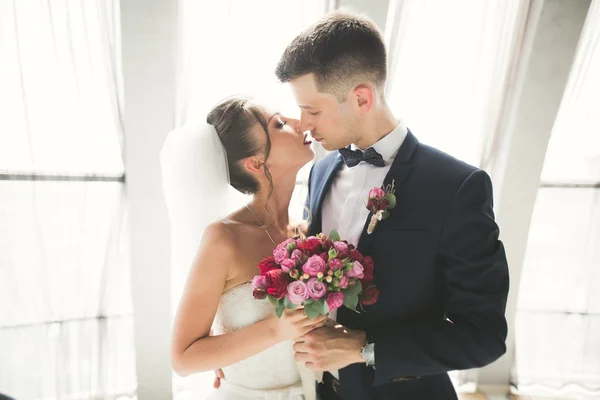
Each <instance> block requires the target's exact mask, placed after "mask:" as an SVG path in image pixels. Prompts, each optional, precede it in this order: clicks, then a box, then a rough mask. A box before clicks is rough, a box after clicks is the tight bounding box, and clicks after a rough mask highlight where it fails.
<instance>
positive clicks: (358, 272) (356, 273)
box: [346, 261, 365, 279]
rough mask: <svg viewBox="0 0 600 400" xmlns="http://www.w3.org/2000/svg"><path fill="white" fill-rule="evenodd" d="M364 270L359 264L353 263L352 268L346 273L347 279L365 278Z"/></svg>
mask: <svg viewBox="0 0 600 400" xmlns="http://www.w3.org/2000/svg"><path fill="white" fill-rule="evenodd" d="M364 270H365V269H364V267H363V266H362V264H361V263H359V262H358V261H354V267H353V268H352V269H351V270H350V271H348V272H347V273H346V275H348V278H358V279H362V278H364V276H365V274H364Z"/></svg>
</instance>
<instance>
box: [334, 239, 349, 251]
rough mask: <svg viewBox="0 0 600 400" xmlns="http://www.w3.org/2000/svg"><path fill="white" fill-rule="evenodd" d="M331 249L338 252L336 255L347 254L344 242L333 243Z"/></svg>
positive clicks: (346, 246)
mask: <svg viewBox="0 0 600 400" xmlns="http://www.w3.org/2000/svg"><path fill="white" fill-rule="evenodd" d="M333 248H334V249H335V250H336V251H337V252H338V253H347V252H348V245H347V244H346V243H344V242H334V243H333Z"/></svg>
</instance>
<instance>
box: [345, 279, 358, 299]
mask: <svg viewBox="0 0 600 400" xmlns="http://www.w3.org/2000/svg"><path fill="white" fill-rule="evenodd" d="M361 291H362V284H361V283H360V281H356V283H355V284H354V285H351V286H348V287H347V288H346V289H344V297H347V296H358V294H359V293H360V292H361Z"/></svg>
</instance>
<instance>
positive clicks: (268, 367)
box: [208, 283, 316, 400]
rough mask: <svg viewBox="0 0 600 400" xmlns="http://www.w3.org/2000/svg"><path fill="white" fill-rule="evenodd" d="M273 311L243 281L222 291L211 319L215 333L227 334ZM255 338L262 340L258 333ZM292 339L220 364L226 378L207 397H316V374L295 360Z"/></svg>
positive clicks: (307, 399) (234, 399) (296, 399)
mask: <svg viewBox="0 0 600 400" xmlns="http://www.w3.org/2000/svg"><path fill="white" fill-rule="evenodd" d="M273 313H274V307H273V305H272V304H271V303H270V302H269V301H268V300H266V299H265V300H256V299H254V297H252V284H251V283H245V284H243V285H241V286H238V287H235V288H233V289H230V290H228V291H227V292H225V293H223V295H222V296H221V300H220V302H219V307H218V309H217V313H216V316H215V321H214V323H213V331H214V334H215V335H221V334H226V333H229V332H232V331H235V330H238V329H241V328H243V327H246V326H248V325H252V324H254V323H255V322H258V321H261V320H263V319H265V318H267V317H269V316H270V315H272V314H273ZM255 340H261V338H260V337H257V338H256V339H255ZM293 344H294V342H293V341H291V340H290V341H285V342H281V343H279V344H277V345H275V346H273V347H270V348H268V349H267V350H265V351H263V352H261V353H259V354H256V355H254V356H252V357H249V358H247V359H245V360H242V361H240V362H238V363H236V364H233V365H230V366H228V367H225V368H223V373H224V374H225V379H224V380H221V387H220V388H219V389H217V390H215V391H214V392H213V393H212V394H211V395H210V396H209V397H208V399H209V400H247V399H248V400H249V399H264V400H315V399H316V393H315V374H314V373H313V372H312V371H310V370H308V369H307V368H306V367H305V366H304V364H301V363H297V362H296V361H295V360H294V349H293Z"/></svg>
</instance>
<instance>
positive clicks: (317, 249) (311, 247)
mask: <svg viewBox="0 0 600 400" xmlns="http://www.w3.org/2000/svg"><path fill="white" fill-rule="evenodd" d="M298 248H299V249H302V250H306V251H308V252H309V253H310V255H315V254H319V253H321V252H322V251H323V247H322V246H321V241H320V240H319V239H317V238H308V239H306V240H305V241H304V243H301V244H300V245H299V246H298Z"/></svg>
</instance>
